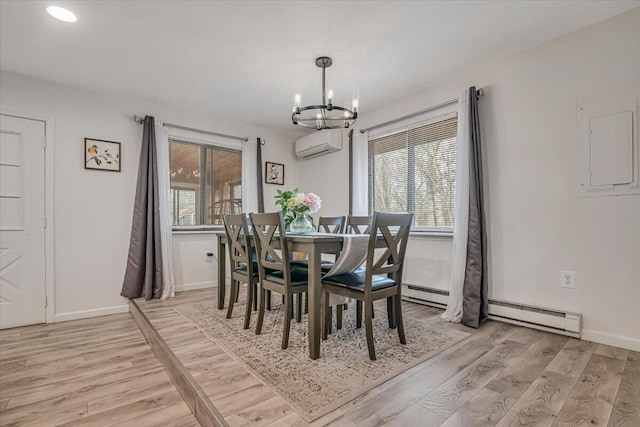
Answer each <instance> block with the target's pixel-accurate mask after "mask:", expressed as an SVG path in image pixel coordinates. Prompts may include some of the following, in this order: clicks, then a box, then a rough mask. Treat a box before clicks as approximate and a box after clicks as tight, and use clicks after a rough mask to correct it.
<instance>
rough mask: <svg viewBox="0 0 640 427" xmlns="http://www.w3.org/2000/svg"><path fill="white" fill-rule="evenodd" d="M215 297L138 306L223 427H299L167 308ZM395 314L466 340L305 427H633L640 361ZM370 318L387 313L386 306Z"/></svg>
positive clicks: (411, 308) (561, 341)
mask: <svg viewBox="0 0 640 427" xmlns="http://www.w3.org/2000/svg"><path fill="white" fill-rule="evenodd" d="M243 292H244V291H243ZM227 295H228V293H227ZM214 298H215V293H214V290H202V291H192V292H185V293H183V294H179V295H178V296H177V297H176V298H175V299H173V300H170V301H141V302H139V305H140V307H141V308H142V310H143V312H144V313H145V314H146V316H147V317H148V319H149V320H150V321H151V323H152V324H153V325H154V327H155V328H156V330H157V331H158V332H159V333H160V335H161V336H162V337H163V339H164V340H165V341H166V342H167V343H168V344H169V347H170V348H171V349H172V350H173V351H174V353H175V354H176V355H177V356H178V358H179V359H180V360H181V361H182V363H183V364H184V365H185V366H186V367H187V369H188V371H189V372H190V373H191V375H192V376H193V377H194V378H195V379H196V380H197V381H198V382H199V384H200V385H201V386H202V389H203V390H204V391H205V393H206V394H207V396H209V398H210V400H211V402H212V403H213V404H214V406H215V407H216V408H218V410H219V411H220V412H221V413H222V415H223V416H224V417H225V420H226V421H227V422H228V423H229V424H230V425H232V426H235V425H256V426H259V425H269V426H290V425H296V426H302V425H307V423H306V422H305V421H304V420H303V419H302V418H301V417H300V416H299V415H298V414H297V413H296V412H295V411H294V410H293V409H291V408H290V407H289V406H288V405H287V404H286V402H285V401H284V400H282V399H281V398H280V397H278V396H277V395H276V394H275V393H274V392H273V391H271V390H270V389H269V388H268V387H267V386H265V385H264V384H263V383H262V382H261V381H260V380H259V379H258V378H256V377H255V376H254V375H252V374H251V372H249V371H248V370H246V369H245V368H244V366H243V364H242V363H241V362H239V361H238V360H236V359H235V358H234V357H233V355H232V354H229V353H227V352H225V350H224V349H223V348H221V347H219V346H218V345H217V344H216V343H214V342H212V341H210V340H208V339H206V337H204V336H203V334H201V333H200V332H199V331H198V330H197V329H195V327H194V326H193V325H191V324H190V323H189V321H188V320H187V319H185V318H184V317H183V316H181V315H180V314H178V313H177V312H176V311H175V310H173V307H174V306H176V305H178V304H190V303H194V302H201V301H203V300H206V299H211V300H213V299H214ZM403 307H404V314H405V316H412V317H415V318H419V319H421V320H423V321H427V322H441V324H442V325H443V327H447V328H454V329H461V330H465V331H468V332H471V336H470V337H469V338H467V339H465V340H464V341H462V342H460V343H458V344H456V345H455V346H453V347H451V348H449V349H447V350H445V351H444V352H442V353H440V354H439V355H436V356H435V357H433V358H431V359H430V360H427V361H426V362H424V363H422V364H420V365H418V366H416V367H415V368H413V369H410V370H408V371H405V372H404V373H402V374H400V375H398V376H397V377H395V378H393V379H391V380H390V381H387V382H386V383H384V384H382V385H380V386H378V387H376V388H374V389H372V390H370V391H369V392H367V393H365V394H363V395H361V396H360V397H358V398H356V399H355V400H353V401H351V402H350V403H347V404H346V405H344V406H343V407H341V408H339V409H337V410H336V411H334V412H332V413H330V414H328V415H326V416H324V417H322V418H320V419H318V420H316V421H314V422H313V423H312V425H313V426H324V425H330V426H440V425H444V426H493V425H499V426H538V425H540V426H551V425H558V426H578V425H603V426H606V425H609V426H634V427H640V353H637V352H631V351H628V350H623V349H619V348H615V347H609V346H606V345H599V344H594V343H591V342H588V341H581V340H577V339H573V338H568V337H565V336H561V335H555V334H550V333H546V332H540V331H535V330H531V329H526V328H521V327H517V326H513V325H508V324H505V323H499V322H488V323H487V324H485V325H483V326H482V327H481V328H480V329H479V330H473V329H469V328H466V327H464V326H462V325H459V324H451V323H447V322H444V321H443V320H441V319H440V318H439V316H440V314H441V313H442V311H441V310H437V309H434V308H431V307H426V306H422V305H417V304H412V303H404V306H403ZM351 309H353V308H351ZM376 312H377V313H378V314H379V315H383V316H384V315H386V306H385V304H384V302H380V303H377V305H376ZM254 325H255V318H252V323H251V326H252V327H253V326H254ZM364 348H366V347H364ZM363 351H364V350H363Z"/></svg>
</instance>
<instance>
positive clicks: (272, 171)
mask: <svg viewBox="0 0 640 427" xmlns="http://www.w3.org/2000/svg"><path fill="white" fill-rule="evenodd" d="M264 183H265V184H275V185H284V165H283V164H282V163H273V162H265V167H264Z"/></svg>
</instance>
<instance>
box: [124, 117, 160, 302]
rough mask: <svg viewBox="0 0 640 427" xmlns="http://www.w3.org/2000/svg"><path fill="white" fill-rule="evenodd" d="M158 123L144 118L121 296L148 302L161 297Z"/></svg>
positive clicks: (150, 118)
mask: <svg viewBox="0 0 640 427" xmlns="http://www.w3.org/2000/svg"><path fill="white" fill-rule="evenodd" d="M157 161H158V159H157V152H156V135H155V120H154V118H153V117H151V116H146V117H145V118H144V130H143V133H142V147H141V149H140V164H139V167H138V182H137V187H136V198H135V202H134V207H133V223H132V226H131V240H130V242H129V255H128V258H127V270H126V272H125V276H124V281H123V284H122V292H121V295H122V296H124V297H127V298H139V297H144V298H145V299H151V298H160V297H161V296H162V280H163V277H162V243H161V233H160V209H159V206H160V198H159V191H158V166H157Z"/></svg>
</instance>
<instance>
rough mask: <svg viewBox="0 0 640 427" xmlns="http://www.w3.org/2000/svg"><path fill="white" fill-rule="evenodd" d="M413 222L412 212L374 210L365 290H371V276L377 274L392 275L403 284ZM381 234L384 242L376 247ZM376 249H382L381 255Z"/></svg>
mask: <svg viewBox="0 0 640 427" xmlns="http://www.w3.org/2000/svg"><path fill="white" fill-rule="evenodd" d="M412 222H413V214H412V213H383V212H374V214H373V222H372V225H371V233H370V237H369V249H368V252H367V269H366V282H365V292H370V291H371V278H372V276H373V275H376V274H386V275H391V277H392V278H393V279H394V280H395V281H396V283H398V284H401V282H402V269H403V267H404V257H405V254H406V251H407V241H408V240H409V231H410V229H411V223H412ZM380 236H381V237H382V239H383V242H384V243H383V245H381V246H377V248H376V242H377V240H378V237H380ZM376 249H378V250H382V254H381V255H380V256H379V257H376V253H375V251H376Z"/></svg>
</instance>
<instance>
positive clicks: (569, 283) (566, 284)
mask: <svg viewBox="0 0 640 427" xmlns="http://www.w3.org/2000/svg"><path fill="white" fill-rule="evenodd" d="M560 286H561V287H563V288H569V289H575V288H576V272H575V271H561V272H560Z"/></svg>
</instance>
